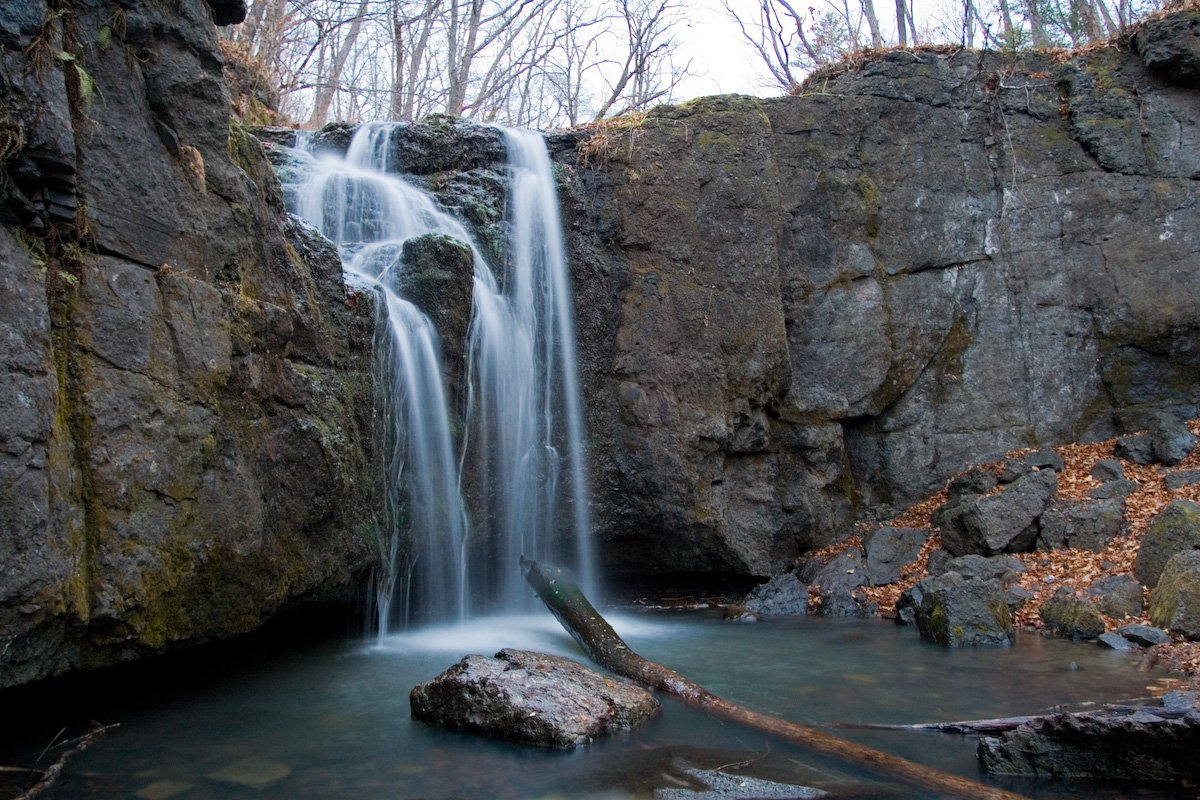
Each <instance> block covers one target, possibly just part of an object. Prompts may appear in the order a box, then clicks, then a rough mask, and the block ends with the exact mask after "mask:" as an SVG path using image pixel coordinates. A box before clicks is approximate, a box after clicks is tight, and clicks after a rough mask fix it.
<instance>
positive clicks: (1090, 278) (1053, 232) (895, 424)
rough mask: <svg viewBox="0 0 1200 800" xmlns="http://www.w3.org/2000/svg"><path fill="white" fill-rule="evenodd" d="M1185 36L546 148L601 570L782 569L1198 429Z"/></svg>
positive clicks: (1191, 128)
mask: <svg viewBox="0 0 1200 800" xmlns="http://www.w3.org/2000/svg"><path fill="white" fill-rule="evenodd" d="M1198 31H1200V15H1197V14H1195V13H1187V14H1179V15H1176V16H1174V17H1170V18H1167V19H1165V20H1159V21H1156V22H1151V23H1149V24H1147V25H1146V26H1145V27H1144V28H1143V29H1142V30H1141V32H1140V33H1138V34H1137V36H1136V37H1134V38H1133V39H1132V41H1130V42H1126V43H1123V44H1122V46H1120V47H1110V48H1105V49H1102V50H1098V51H1093V52H1091V53H1089V54H1086V55H1084V56H1080V57H1076V58H1073V59H1071V60H1068V61H1065V62H1060V61H1055V60H1051V59H1049V58H1047V57H1045V56H1040V55H1032V54H1025V55H1020V56H1012V57H1006V58H1001V57H999V56H995V55H984V56H980V55H979V54H976V53H966V52H958V53H952V54H941V53H933V52H895V53H889V54H887V55H885V56H882V57H881V58H880V59H879V60H877V61H874V62H872V63H868V64H866V65H865V66H862V67H861V68H859V69H855V70H851V71H848V72H845V73H844V74H841V75H833V76H829V77H828V78H826V79H821V80H817V81H814V82H812V83H811V84H810V86H809V91H808V93H807V94H806V95H804V96H799V97H786V98H780V99H775V100H763V101H756V100H751V99H748V98H736V97H724V98H709V99H704V100H699V101H696V102H693V103H689V104H686V105H684V106H681V107H678V108H668V109H660V110H656V111H654V112H652V113H651V114H650V115H649V116H648V117H646V118H645V119H644V120H639V121H633V122H630V123H629V124H628V125H625V126H613V127H610V128H608V129H606V130H604V131H602V132H600V133H595V132H591V133H584V134H571V135H564V136H561V137H558V138H556V139H554V140H553V141H554V144H555V149H556V153H557V157H558V159H559V160H560V161H561V162H563V163H564V164H565V165H566V166H567V168H568V170H569V171H570V172H572V173H573V176H574V183H573V188H572V191H573V195H572V202H571V207H572V212H573V223H572V225H573V231H574V245H573V247H574V251H573V256H574V261H575V264H576V267H575V270H576V281H577V287H578V292H579V295H580V303H579V309H580V312H579V313H580V317H581V319H580V321H579V325H580V327H581V336H580V339H581V341H583V342H584V343H585V345H584V352H583V354H582V356H583V360H584V362H585V374H586V375H587V376H588V378H589V387H590V388H589V394H590V396H589V398H588V402H589V408H590V411H591V420H590V430H591V436H592V440H593V451H594V452H593V461H594V473H593V474H594V480H595V493H596V495H597V504H598V509H597V511H598V513H597V518H598V520H599V524H600V533H601V537H602V550H603V553H604V556H605V560H606V562H607V564H608V567H609V570H610V573H612V574H616V575H618V576H624V577H627V578H636V577H638V576H646V575H653V574H659V573H667V572H693V573H712V572H723V573H730V574H735V575H765V574H770V573H772V572H778V571H781V570H783V569H784V568H786V566H787V565H788V564H789V561H790V559H792V558H793V557H794V556H796V555H797V554H798V553H800V552H802V551H804V550H805V549H807V548H809V547H811V546H812V545H820V544H823V543H826V542H828V541H829V540H830V539H831V538H833V537H835V536H838V535H841V534H844V533H847V532H849V529H850V525H851V523H852V521H853V520H854V518H855V517H856V516H858V515H859V514H862V513H872V514H876V515H880V516H886V515H888V514H889V512H891V511H892V510H894V509H897V508H899V507H902V506H903V505H905V504H907V503H908V502H910V501H912V500H914V499H916V498H919V497H921V496H922V495H924V494H927V493H930V492H931V491H933V490H935V489H937V488H940V486H941V485H942V483H943V482H944V481H945V479H946V478H947V477H948V476H949V475H951V474H953V473H955V472H957V471H959V470H961V469H962V468H963V467H965V466H966V465H967V464H969V463H971V462H973V461H975V462H978V461H980V460H985V459H988V458H993V457H995V456H998V455H999V454H1001V453H1003V452H1004V451H1006V450H1009V449H1011V448H1014V447H1020V446H1030V445H1038V444H1051V443H1054V442H1059V441H1066V440H1072V439H1087V438H1092V437H1100V436H1109V435H1112V434H1113V433H1114V432H1120V431H1124V430H1130V429H1137V428H1139V427H1144V424H1145V419H1146V415H1147V414H1149V413H1150V412H1153V411H1161V410H1168V411H1172V412H1176V413H1181V414H1184V415H1187V416H1194V415H1195V414H1196V412H1197V408H1198V403H1200V381H1198V380H1197V376H1198V375H1200V371H1198V370H1200V282H1197V281H1196V280H1195V276H1196V275H1197V274H1200V226H1198V225H1197V221H1196V220H1197V204H1198V197H1200V194H1198V193H1197V179H1198V178H1200V93H1197V90H1196V88H1195V86H1196V82H1195V80H1194V78H1192V77H1189V76H1194V75H1195V74H1196V72H1195V71H1196V69H1197V68H1198V65H1200V52H1198V51H1197V46H1196V42H1197V41H1200V39H1198V38H1197V32H1198Z"/></svg>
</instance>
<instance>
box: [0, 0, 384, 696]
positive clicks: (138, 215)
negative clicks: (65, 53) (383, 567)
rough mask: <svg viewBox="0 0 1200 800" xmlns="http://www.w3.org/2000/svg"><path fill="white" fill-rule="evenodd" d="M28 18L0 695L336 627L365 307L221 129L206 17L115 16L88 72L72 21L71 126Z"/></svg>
mask: <svg viewBox="0 0 1200 800" xmlns="http://www.w3.org/2000/svg"><path fill="white" fill-rule="evenodd" d="M18 6H20V9H17V7H18ZM39 9H40V10H41V13H40V14H39V16H38V20H42V19H45V10H46V5H45V4H44V3H39V2H30V3H15V4H14V3H9V4H6V5H5V8H4V9H3V10H0V38H3V39H4V42H3V44H4V47H3V48H2V52H0V60H2V61H3V67H4V69H3V70H0V73H2V74H3V76H4V77H2V78H0V83H3V87H2V90H3V94H4V96H5V97H6V98H7V100H8V102H7V103H6V109H5V123H4V124H5V125H6V126H7V125H10V124H11V125H16V126H17V127H18V129H19V130H20V132H21V134H22V138H23V141H24V146H23V147H20V148H18V149H17V150H16V151H15V152H13V153H11V154H8V153H6V157H5V165H4V171H5V175H6V180H5V181H3V182H0V183H2V185H0V205H2V206H3V207H4V208H5V209H6V210H7V211H6V213H5V215H4V220H3V225H2V227H3V230H2V231H0V264H2V265H3V266H0V341H2V342H3V345H0V429H2V430H3V434H2V435H0V642H3V643H4V644H3V649H4V650H5V654H4V657H3V658H0V686H9V685H13V684H18V683H24V682H27V681H31V680H36V679H39V678H45V677H48V676H51V675H55V674H59V673H62V672H65V671H68V670H71V669H74V668H79V667H83V666H86V667H89V668H95V667H101V666H105V665H108V664H113V663H118V662H121V661H127V660H130V659H133V658H137V657H139V656H142V655H149V654H153V653H157V652H161V651H165V650H168V649H171V648H174V647H180V646H185V645H186V646H193V645H196V644H199V643H202V642H207V641H212V640H215V639H220V638H224V637H228V636H234V635H239V634H244V633H247V632H250V631H253V630H255V629H256V628H258V627H259V626H260V625H261V624H262V623H263V622H264V621H265V620H266V619H268V618H269V617H270V616H271V615H273V614H274V613H276V612H278V611H279V610H280V609H282V608H284V607H290V606H294V605H296V604H300V603H303V602H324V601H329V600H339V601H344V599H345V598H346V597H347V596H348V595H350V594H356V593H357V592H358V591H359V590H360V588H359V587H360V586H361V583H362V581H363V580H364V579H365V575H366V573H367V572H368V571H369V569H370V563H371V561H372V559H373V554H372V551H371V547H370V536H369V535H368V532H369V531H370V530H371V529H372V526H373V524H374V522H373V519H374V512H375V510H376V506H375V489H376V486H375V481H374V480H372V479H371V478H370V472H369V464H370V463H372V461H373V460H374V455H373V452H372V446H373V438H372V436H371V434H372V431H371V426H372V419H373V408H372V406H373V402H372V401H373V387H372V374H371V369H370V359H369V355H368V353H369V348H370V343H371V329H372V319H373V313H372V311H373V309H372V304H371V303H370V301H369V299H368V300H366V301H364V302H363V303H362V304H361V307H360V308H358V309H352V308H350V307H348V303H347V295H346V289H345V285H344V283H343V279H342V268H341V263H340V261H339V260H338V259H337V257H336V254H334V255H333V257H332V258H329V254H330V249H329V248H330V247H331V246H330V245H329V243H328V242H327V241H323V240H322V241H323V245H322V246H323V247H324V248H325V249H321V247H309V244H308V241H307V240H304V237H303V236H301V235H298V232H297V230H296V229H295V226H293V225H292V224H291V223H290V222H289V221H288V219H287V218H286V215H285V213H284V210H283V195H282V192H281V190H280V186H279V183H278V181H277V180H276V178H275V176H274V175H273V173H272V171H271V167H270V164H269V163H268V161H267V159H266V157H265V154H264V152H263V149H262V147H261V146H260V145H259V143H258V142H257V141H256V140H254V139H253V138H252V137H250V136H249V135H248V134H247V133H246V132H245V130H244V129H242V128H241V127H240V126H239V125H238V124H237V123H234V122H231V119H230V97H229V94H228V92H227V89H226V86H225V83H224V81H225V77H224V74H223V72H222V68H221V64H222V58H221V56H220V54H219V51H218V43H217V36H216V30H215V29H214V27H213V25H212V21H211V20H210V18H209V16H208V10H207V9H206V8H205V6H204V4H203V3H198V2H186V3H165V4H163V3H131V4H126V5H125V6H123V7H122V9H121V14H120V16H121V22H122V28H123V32H122V35H121V36H120V37H119V38H120V39H121V42H120V43H119V44H120V46H117V44H118V43H117V42H115V41H114V43H113V45H114V46H112V47H109V48H107V49H106V48H103V47H96V46H92V45H90V44H88V43H95V42H97V41H100V40H101V39H102V38H103V37H104V36H105V35H107V34H106V33H105V32H104V29H105V27H106V26H107V27H108V28H110V29H111V28H112V27H113V19H114V17H113V9H112V8H110V7H104V6H103V5H102V4H94V3H84V4H80V5H79V6H78V7H73V8H72V13H71V28H72V31H73V33H74V35H75V36H76V37H77V39H76V41H77V42H79V43H80V47H81V49H80V51H79V53H78V55H77V58H78V59H79V60H78V62H77V64H78V66H79V67H80V68H81V69H86V72H87V74H88V76H89V77H90V78H91V80H92V82H93V86H94V102H92V103H90V104H89V105H88V107H87V108H86V109H82V108H79V107H78V106H77V105H73V104H72V100H71V97H70V92H68V89H67V86H66V85H65V83H64V80H63V70H61V69H52V70H49V71H47V72H46V74H45V75H44V76H42V77H37V76H36V75H34V73H35V72H37V71H36V70H33V69H32V68H31V67H30V64H29V59H30V57H31V56H32V55H34V54H35V53H36V52H38V51H40V45H39V46H38V47H34V46H33V42H32V38H33V37H35V36H37V34H38V28H39V26H40V22H39V23H38V24H37V25H34V26H33V27H32V28H31V27H30V26H29V24H28V23H29V14H31V13H34V14H36V13H38V10H39ZM109 32H111V30H110V31H109ZM113 38H118V37H117V34H113ZM130 53H134V54H143V55H144V56H145V57H144V58H137V59H134V62H136V63H135V64H134V66H133V67H131V66H130V64H131V62H130V61H129V60H128V59H127V58H126V57H125V56H126V55H128V54H130ZM76 103H78V98H76ZM78 115H82V116H78ZM84 118H86V119H84ZM73 119H76V120H79V119H84V121H85V123H86V124H83V125H79V124H73V123H72V120H73ZM77 215H79V218H78V219H77V218H76V217H77ZM85 216H86V220H85ZM77 223H78V224H81V225H82V224H85V223H86V227H87V230H86V233H85V232H84V231H82V230H80V229H77V228H76V227H75V226H76V225H77ZM51 227H53V228H54V229H55V232H54V235H53V242H51V241H49V239H48V237H47V232H48V230H49V229H50V228H51ZM317 239H320V237H314V238H313V239H312V241H313V242H316V240H317ZM21 242H24V243H25V244H21ZM55 314H57V315H58V320H57V328H56V330H55V339H54V347H53V352H52V351H51V347H50V324H49V323H50V319H51V317H52V316H53V315H55ZM68 389H69V390H68ZM22 609H25V611H22Z"/></svg>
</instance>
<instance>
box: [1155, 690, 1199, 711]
mask: <svg viewBox="0 0 1200 800" xmlns="http://www.w3.org/2000/svg"><path fill="white" fill-rule="evenodd" d="M1162 704H1163V708H1168V709H1171V710H1173V711H1190V710H1194V709H1200V692H1189V691H1173V692H1167V693H1166V694H1164V695H1163V698H1162Z"/></svg>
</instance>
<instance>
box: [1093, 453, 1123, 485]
mask: <svg viewBox="0 0 1200 800" xmlns="http://www.w3.org/2000/svg"><path fill="white" fill-rule="evenodd" d="M1090 474H1091V476H1092V477H1093V478H1095V479H1096V480H1098V481H1100V482H1102V483H1109V482H1111V481H1119V480H1123V479H1124V478H1125V467H1123V466H1121V462H1120V461H1117V460H1116V459H1115V458H1106V459H1103V460H1101V461H1097V462H1096V463H1095V464H1093V465H1092V471H1091V473H1090Z"/></svg>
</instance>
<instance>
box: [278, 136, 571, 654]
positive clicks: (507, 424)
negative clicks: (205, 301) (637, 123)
mask: <svg viewBox="0 0 1200 800" xmlns="http://www.w3.org/2000/svg"><path fill="white" fill-rule="evenodd" d="M394 127H395V126H394V125H391V124H373V125H368V126H363V128H361V129H360V130H359V131H358V132H357V133H356V134H355V136H354V139H353V141H352V142H351V145H350V148H349V150H348V151H347V153H346V155H345V157H344V158H343V157H335V156H332V155H324V156H319V157H315V158H314V157H311V156H307V155H305V156H303V157H305V158H308V159H309V160H310V161H311V163H310V164H309V165H308V166H307V176H308V177H307V180H306V182H305V184H304V185H303V186H302V187H300V188H299V190H298V191H297V193H296V198H297V199H296V206H297V208H296V211H297V212H298V213H299V214H300V215H301V216H302V217H304V218H305V219H307V220H308V221H309V222H311V223H312V224H314V225H315V226H316V227H317V228H318V229H319V230H320V231H321V232H322V233H324V234H325V235H326V236H328V237H329V238H330V239H332V240H333V241H334V242H335V243H336V244H337V245H338V247H339V249H340V250H341V253H342V258H343V263H344V265H345V270H346V272H347V275H348V277H349V278H350V279H351V280H352V281H353V282H355V283H357V284H359V285H361V286H363V287H365V288H369V289H370V290H372V291H374V292H375V293H376V294H377V296H378V297H379V298H380V300H381V302H380V303H379V304H378V306H379V308H380V313H381V318H380V319H379V321H378V322H377V335H376V362H377V367H376V383H377V386H378V387H379V389H380V392H381V397H380V401H381V402H380V405H381V413H382V414H384V418H385V420H386V421H387V422H386V425H385V433H384V436H385V437H386V440H385V441H384V442H383V448H384V450H385V452H386V453H387V454H388V456H387V459H386V460H387V465H386V466H387V476H386V480H387V485H388V490H387V495H388V496H387V506H388V507H387V522H386V524H385V525H384V526H383V527H384V530H383V531H382V535H381V540H380V542H379V549H380V553H381V563H382V569H381V574H380V575H379V576H377V580H376V582H375V584H376V585H375V598H374V601H375V604H376V606H377V619H378V625H377V631H378V633H379V634H381V635H382V634H384V633H387V632H388V631H389V630H391V629H394V628H395V627H397V626H399V625H402V624H403V625H408V624H412V623H416V622H420V623H422V624H424V623H434V622H447V621H456V620H462V619H464V618H466V617H468V616H476V615H478V614H481V613H496V612H509V611H513V610H518V609H521V608H526V607H527V605H528V598H529V597H531V593H530V591H529V590H528V589H527V588H526V587H525V586H524V584H523V580H522V579H521V576H520V572H519V570H518V566H517V563H518V559H519V557H520V556H521V555H524V556H526V557H530V558H536V559H543V560H548V561H553V562H555V563H558V564H563V565H566V566H570V567H573V568H574V569H575V571H576V573H577V576H578V577H579V579H580V581H581V582H582V583H583V584H584V585H585V586H586V587H589V588H591V587H594V583H595V581H594V578H593V566H592V557H591V548H590V544H589V543H588V541H589V532H590V520H589V518H588V511H587V496H588V489H587V481H586V477H585V465H584V441H583V423H582V413H581V407H580V401H579V390H578V376H577V372H576V368H575V360H574V359H575V344H574V334H573V322H572V315H571V307H570V292H569V286H568V282H567V273H566V258H565V255H564V247H563V237H562V230H561V223H560V222H559V216H558V206H557V196H556V194H555V189H554V182H553V175H552V172H551V169H550V161H549V157H548V155H547V153H546V150H545V145H544V144H543V143H542V141H541V139H540V137H538V136H537V134H532V133H524V132H507V133H506V141H507V143H508V148H509V152H510V159H509V160H510V164H509V175H510V178H511V185H510V188H509V191H510V198H509V211H510V213H509V230H510V235H509V237H508V246H507V251H508V258H507V261H506V266H507V270H506V276H505V278H506V279H505V280H504V281H503V283H502V282H501V281H499V280H497V277H496V275H495V274H494V273H493V271H492V269H491V267H490V266H489V265H488V263H487V262H486V261H485V260H484V258H483V256H482V255H481V252H480V250H479V248H478V247H476V246H475V244H474V241H473V237H472V236H471V234H470V233H469V231H468V230H467V229H466V227H465V226H464V225H463V224H462V223H461V222H459V221H458V220H457V219H455V218H454V217H453V216H451V215H450V214H448V213H447V212H446V211H444V210H443V209H442V208H441V207H440V206H439V205H438V204H437V202H436V201H435V200H434V199H433V197H432V196H430V195H429V194H428V193H426V192H425V191H424V190H422V189H420V188H418V187H416V186H414V185H413V184H411V183H409V182H407V181H406V180H405V179H404V178H402V177H400V176H397V175H395V174H391V173H390V172H389V167H390V165H389V164H388V152H389V146H388V143H389V137H390V135H391V133H392V130H393V129H394ZM427 233H438V234H443V235H446V236H450V237H453V238H454V239H457V240H459V241H462V242H464V243H467V244H469V245H470V246H471V249H472V251H473V253H474V272H475V278H474V290H473V303H474V308H473V311H472V321H471V326H470V334H469V335H470V342H469V347H468V353H469V363H470V367H469V371H470V375H469V382H468V386H469V389H468V402H467V410H466V420H465V421H464V424H463V429H464V431H465V434H464V436H462V437H461V439H462V440H461V441H458V442H456V441H455V437H454V435H453V434H452V429H453V428H454V425H453V424H452V417H451V412H450V410H449V409H448V407H447V398H446V393H445V390H444V388H443V385H442V370H441V364H440V354H439V351H440V348H439V343H438V338H437V333H436V331H435V330H434V328H433V326H432V325H431V324H430V322H429V320H428V319H427V318H426V317H425V316H424V314H422V312H421V311H420V310H419V309H418V308H417V307H416V306H414V305H413V304H412V303H410V302H408V301H407V300H405V299H404V298H403V297H402V296H401V294H400V290H399V286H400V284H401V281H400V280H399V278H400V277H401V276H402V275H403V271H404V264H403V259H402V250H403V244H404V242H405V241H406V240H408V239H411V238H413V237H415V236H420V235H422V234H427ZM464 497H466V498H472V499H473V502H472V503H470V504H468V503H467V502H466V501H465V500H464ZM563 509H566V510H565V511H563ZM472 522H473V523H474V524H472Z"/></svg>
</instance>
